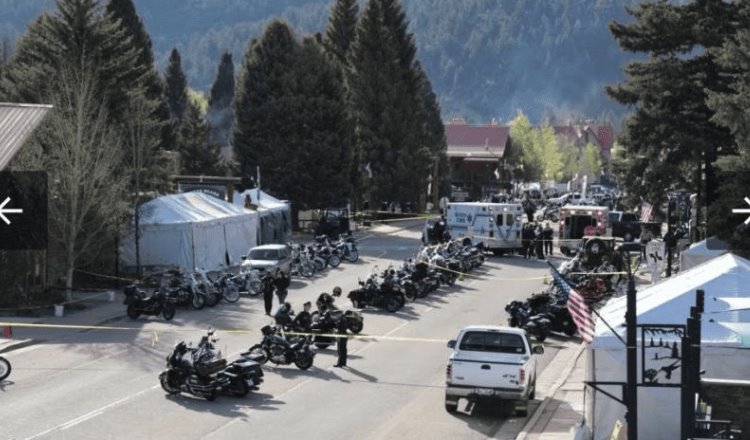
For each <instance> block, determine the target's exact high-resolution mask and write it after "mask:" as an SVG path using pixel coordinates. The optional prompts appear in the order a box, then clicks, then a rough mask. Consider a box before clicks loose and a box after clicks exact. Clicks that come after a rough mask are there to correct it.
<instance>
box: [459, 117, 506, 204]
mask: <svg viewBox="0 0 750 440" xmlns="http://www.w3.org/2000/svg"><path fill="white" fill-rule="evenodd" d="M509 135H510V128H508V127H503V126H500V125H498V124H497V122H495V121H493V122H492V123H490V124H487V125H469V124H467V123H466V121H464V120H463V119H453V120H452V121H450V122H447V123H446V124H445V138H446V141H447V144H448V151H447V156H448V160H449V162H450V166H451V183H452V185H453V186H454V187H456V188H460V190H458V191H456V190H454V191H453V192H454V195H453V198H454V199H461V198H464V196H465V198H466V199H467V200H480V199H481V198H482V197H484V196H487V195H490V194H494V193H497V192H498V189H499V188H498V181H499V180H498V177H497V175H496V170H497V171H498V173H502V172H503V170H502V168H503V154H504V153H505V146H506V145H507V143H508V136H509ZM466 193H468V195H466Z"/></svg>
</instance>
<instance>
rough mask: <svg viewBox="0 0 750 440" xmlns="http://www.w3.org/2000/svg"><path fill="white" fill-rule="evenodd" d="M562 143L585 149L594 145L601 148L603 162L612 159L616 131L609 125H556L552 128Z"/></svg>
mask: <svg viewBox="0 0 750 440" xmlns="http://www.w3.org/2000/svg"><path fill="white" fill-rule="evenodd" d="M552 129H553V130H554V131H555V135H556V136H557V138H558V139H559V140H560V141H561V142H566V143H569V144H571V145H574V146H576V147H578V148H580V149H583V148H584V147H585V146H586V144H589V143H591V144H594V145H596V146H597V147H598V148H599V152H600V154H601V157H602V161H603V162H609V160H610V159H611V158H612V147H613V145H614V142H615V136H614V131H613V130H612V126H610V125H608V124H598V123H595V122H594V123H582V124H573V123H570V124H568V125H555V126H553V127H552Z"/></svg>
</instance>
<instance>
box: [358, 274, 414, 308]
mask: <svg viewBox="0 0 750 440" xmlns="http://www.w3.org/2000/svg"><path fill="white" fill-rule="evenodd" d="M359 285H360V286H361V287H360V288H359V289H357V290H352V291H351V292H349V295H348V296H347V297H348V298H349V299H350V300H351V302H352V305H353V306H354V308H357V309H362V308H364V307H366V306H373V307H378V308H382V309H385V310H387V311H389V312H391V313H394V312H397V311H399V310H400V309H401V307H403V306H404V304H406V297H405V296H404V293H403V292H402V291H401V287H400V286H399V285H398V284H395V283H391V284H390V285H389V284H387V283H385V284H381V285H378V283H377V281H375V275H374V274H373V275H370V277H368V278H367V280H365V281H360V282H359Z"/></svg>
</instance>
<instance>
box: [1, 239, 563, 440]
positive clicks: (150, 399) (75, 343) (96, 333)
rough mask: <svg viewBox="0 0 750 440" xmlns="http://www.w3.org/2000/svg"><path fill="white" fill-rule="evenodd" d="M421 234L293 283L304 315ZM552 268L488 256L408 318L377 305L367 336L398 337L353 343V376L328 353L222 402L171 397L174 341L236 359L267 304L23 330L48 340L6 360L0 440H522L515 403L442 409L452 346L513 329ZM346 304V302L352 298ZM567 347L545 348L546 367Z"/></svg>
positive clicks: (396, 258)
mask: <svg viewBox="0 0 750 440" xmlns="http://www.w3.org/2000/svg"><path fill="white" fill-rule="evenodd" d="M384 230H385V229H383V228H381V229H380V231H384ZM419 236H420V233H419V232H417V231H416V230H397V229H392V230H389V231H388V233H387V234H384V233H382V232H380V233H378V232H368V233H366V235H365V239H364V240H362V241H361V242H360V251H361V256H362V258H361V259H360V261H359V262H357V263H355V264H351V263H342V264H341V266H339V268H337V269H333V270H328V271H327V272H326V273H324V274H322V275H318V276H317V277H316V278H315V279H313V280H299V279H296V280H295V281H294V282H293V283H292V286H291V290H290V294H289V297H288V301H290V302H291V303H292V304H293V306H294V308H295V310H301V308H302V303H303V302H304V301H308V300H310V301H313V302H314V300H315V297H316V296H317V295H318V293H320V292H321V291H328V292H330V291H331V289H332V288H333V287H334V286H336V285H339V286H341V287H342V288H343V290H344V292H348V291H349V290H351V289H354V288H355V287H356V285H357V279H358V278H362V279H364V277H365V276H367V274H369V273H370V271H371V270H372V267H373V265H378V266H379V267H380V268H381V269H382V268H384V267H386V266H387V265H388V264H389V263H390V262H393V263H394V264H399V263H400V261H401V259H403V258H404V257H407V256H410V255H413V254H414V253H415V252H416V250H417V249H418V247H419V242H418V240H419ZM547 273H548V270H547V266H546V263H543V262H540V261H536V260H524V259H522V258H518V257H509V258H490V259H488V261H487V263H485V265H484V266H482V267H481V268H479V269H478V270H476V271H475V272H473V273H472V274H471V276H467V277H466V278H465V279H464V280H463V281H459V282H457V283H456V285H455V286H453V287H451V288H447V289H446V288H442V289H441V290H440V291H438V292H436V293H433V294H431V295H430V296H429V297H428V298H425V299H422V300H418V301H416V302H414V303H409V304H407V306H406V307H404V308H403V309H402V310H401V311H400V312H398V313H395V314H390V313H387V312H385V311H378V310H375V309H368V310H367V311H366V312H365V328H364V332H363V333H366V334H370V335H381V336H382V335H387V336H394V337H398V338H401V339H399V340H374V341H373V340H369V341H361V340H356V341H353V342H351V343H350V344H349V353H350V357H349V366H350V368H348V369H338V368H332V365H333V364H334V363H335V361H336V352H335V348H333V349H328V350H320V351H319V352H318V354H317V356H316V358H315V365H314V366H313V367H312V368H311V369H310V370H309V371H300V370H298V369H297V368H296V367H294V366H293V365H292V366H281V367H273V366H267V367H264V369H265V372H266V376H265V382H264V383H263V384H262V385H261V389H260V390H259V391H257V392H252V393H251V394H250V395H249V396H248V397H246V398H240V399H238V398H233V397H229V396H224V395H222V396H220V397H219V398H218V399H217V400H216V401H214V402H208V401H206V400H203V399H200V398H196V397H192V396H189V395H177V396H168V395H166V393H165V392H164V391H163V390H162V389H161V387H160V385H159V383H158V379H157V376H158V374H159V372H160V371H161V370H162V369H163V368H164V363H165V356H166V355H167V354H168V353H169V352H170V351H171V347H172V345H173V344H174V343H175V342H176V341H178V340H181V339H185V340H188V341H193V342H197V341H198V339H199V338H200V336H201V335H202V333H203V332H204V329H205V328H206V327H208V326H209V325H211V326H213V327H215V328H217V329H218V332H217V335H218V336H219V338H220V339H219V342H218V344H217V346H218V347H219V348H220V349H221V351H222V353H223V354H224V355H225V356H226V357H227V358H228V360H230V361H231V360H232V359H233V358H235V357H236V356H237V353H239V352H241V351H243V350H245V349H247V348H248V347H249V346H250V345H252V344H254V343H256V342H259V340H260V334H259V332H258V329H259V328H260V327H261V326H262V325H264V324H265V323H268V322H269V318H268V317H266V316H265V315H264V314H263V311H262V300H260V299H259V298H248V297H243V298H242V299H240V301H239V302H238V303H237V304H221V305H219V306H217V307H216V308H214V309H209V308H206V309H204V310H201V311H194V310H188V309H179V310H178V312H177V315H176V316H175V319H174V320H173V321H172V322H169V323H167V322H164V321H162V320H160V319H155V318H153V317H141V318H140V319H138V320H137V321H131V320H129V319H128V318H126V317H124V306H123V314H122V316H121V317H119V318H116V319H114V320H111V321H110V322H108V323H107V324H106V325H108V326H112V327H129V328H132V329H111V330H88V331H85V332H70V331H68V332H65V333H64V335H65V336H64V337H61V336H60V331H59V330H52V329H50V330H39V329H20V328H19V329H16V330H15V336H16V337H17V338H34V339H43V341H42V342H41V343H38V344H35V345H32V346H29V347H26V348H22V349H19V350H16V351H12V352H10V353H8V354H7V357H8V359H9V360H10V361H11V362H12V363H13V373H12V374H11V376H10V378H9V380H8V381H6V382H4V383H3V384H0V396H2V399H3V405H2V407H0V438H2V439H6V438H11V439H33V438H50V439H52V438H54V439H93V438H96V439H100V438H107V439H116V438H128V439H186V438H205V439H236V438H263V439H289V438H310V439H351V438H358V439H402V438H422V439H423V438H432V439H443V438H444V439H455V438H461V439H475V438H476V439H479V438H487V437H488V436H489V437H493V436H494V438H509V439H510V438H515V435H516V434H517V433H518V432H520V431H521V428H522V427H523V425H524V423H525V422H526V419H525V418H518V417H515V416H513V413H512V408H507V407H497V406H477V407H473V408H466V407H465V406H464V403H463V402H462V404H461V406H460V407H459V409H460V410H461V411H460V412H459V414H458V415H455V416H454V415H449V414H448V413H446V412H445V410H444V408H443V393H444V390H443V385H444V380H445V363H446V359H447V357H448V355H449V350H448V349H447V348H446V347H445V342H446V341H447V340H448V339H450V338H453V337H455V336H456V335H457V333H458V331H459V329H460V328H462V327H463V326H465V325H468V324H500V325H504V324H505V322H506V321H505V316H506V314H505V311H504V310H503V308H504V306H505V304H506V303H507V302H508V301H511V300H513V299H525V298H526V297H527V296H528V295H529V294H530V293H531V292H533V291H536V290H540V289H541V288H542V282H541V281H540V280H539V279H538V278H539V277H542V276H544V275H545V274H547ZM528 278H537V279H532V280H528ZM345 294H346V293H345ZM337 304H339V305H340V306H349V304H348V303H347V302H346V300H345V298H341V299H338V300H337ZM48 322H50V323H54V319H52V318H50V320H49V321H48ZM436 340H437V341H436ZM562 345H563V343H562V342H560V341H558V340H554V339H550V340H548V341H547V342H546V343H545V354H544V355H543V356H542V357H541V359H540V366H541V367H542V368H545V367H546V366H547V364H548V363H549V362H550V359H552V358H553V357H554V355H555V354H556V352H557V351H558V350H559V348H560V347H562ZM539 374H541V370H540V371H539ZM542 386H543V385H542V384H540V388H541V387H542ZM544 392H545V390H543V389H540V393H539V394H544ZM532 413H533V411H530V415H531V414H532Z"/></svg>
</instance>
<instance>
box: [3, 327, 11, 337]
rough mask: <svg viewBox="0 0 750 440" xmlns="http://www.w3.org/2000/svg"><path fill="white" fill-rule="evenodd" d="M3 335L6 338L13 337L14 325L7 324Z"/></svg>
mask: <svg viewBox="0 0 750 440" xmlns="http://www.w3.org/2000/svg"><path fill="white" fill-rule="evenodd" d="M3 337H4V338H8V339H10V338H12V337H13V327H11V326H9V325H6V326H4V327H3Z"/></svg>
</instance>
